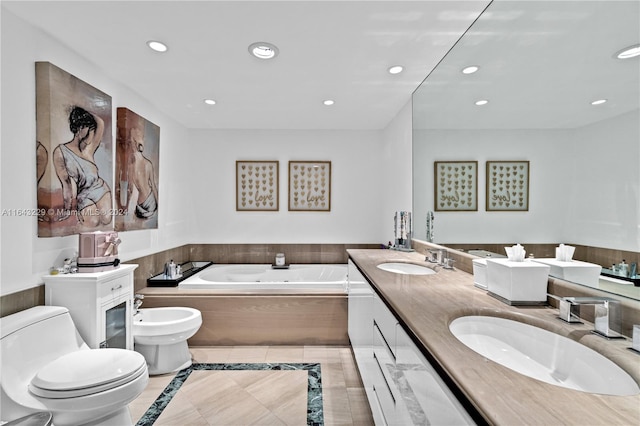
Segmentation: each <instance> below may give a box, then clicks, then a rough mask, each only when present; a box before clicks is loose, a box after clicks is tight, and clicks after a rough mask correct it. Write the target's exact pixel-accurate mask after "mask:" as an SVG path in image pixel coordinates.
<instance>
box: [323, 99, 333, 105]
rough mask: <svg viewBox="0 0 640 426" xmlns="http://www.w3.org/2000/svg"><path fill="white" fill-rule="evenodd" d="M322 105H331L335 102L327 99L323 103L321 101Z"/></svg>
mask: <svg viewBox="0 0 640 426" xmlns="http://www.w3.org/2000/svg"><path fill="white" fill-rule="evenodd" d="M322 103H323V104H325V105H326V106H329V105H333V104H334V103H335V102H334V101H333V100H332V99H327V100H325V101H322Z"/></svg>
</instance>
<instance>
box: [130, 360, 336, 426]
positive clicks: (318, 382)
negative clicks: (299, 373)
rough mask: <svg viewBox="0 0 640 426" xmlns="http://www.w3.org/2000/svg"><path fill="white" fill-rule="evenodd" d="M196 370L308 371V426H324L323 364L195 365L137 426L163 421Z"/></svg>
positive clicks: (175, 380) (180, 374) (167, 389)
mask: <svg viewBox="0 0 640 426" xmlns="http://www.w3.org/2000/svg"><path fill="white" fill-rule="evenodd" d="M195 370H226V371H233V370H236V371H239V370H245V371H246V370H254V371H260V370H262V371H264V370H267V371H279V370H280V371H286V370H306V371H307V373H308V376H307V377H308V379H307V425H308V426H322V425H324V415H323V411H322V379H321V372H320V364H319V363H231V364H229V363H194V364H192V365H191V366H190V367H187V368H185V369H184V370H180V371H179V372H178V373H177V374H176V376H175V377H174V378H173V380H171V382H170V383H169V384H168V385H167V387H165V388H164V390H163V391H162V393H161V394H160V395H159V396H158V398H157V399H156V400H155V401H154V403H153V404H151V406H150V407H149V409H148V410H147V411H146V413H145V414H144V415H143V416H142V417H141V418H140V420H138V422H137V423H136V426H151V425H153V424H154V423H155V421H156V420H157V419H158V417H160V415H161V414H162V411H163V410H164V409H165V408H166V407H167V405H169V403H170V402H171V399H172V398H173V397H174V395H175V394H176V393H177V392H178V390H179V389H180V387H181V386H182V384H183V383H184V382H185V381H186V380H187V379H188V378H189V376H190V375H191V372H193V371H195Z"/></svg>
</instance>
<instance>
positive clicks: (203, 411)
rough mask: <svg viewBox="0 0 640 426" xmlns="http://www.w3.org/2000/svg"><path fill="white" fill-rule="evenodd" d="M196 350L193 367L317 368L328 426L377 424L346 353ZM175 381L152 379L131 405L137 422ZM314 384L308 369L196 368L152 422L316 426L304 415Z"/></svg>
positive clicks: (266, 348)
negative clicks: (310, 365) (304, 365)
mask: <svg viewBox="0 0 640 426" xmlns="http://www.w3.org/2000/svg"><path fill="white" fill-rule="evenodd" d="M191 352H192V355H193V358H194V363H200V364H202V365H205V364H209V365H213V364H219V365H223V364H238V363H255V364H256V365H259V364H280V363H282V364H286V363H318V364H320V368H321V374H322V402H323V410H322V411H323V415H324V416H323V417H324V424H325V425H370V424H373V420H372V417H371V411H370V409H369V405H368V403H367V398H366V395H365V393H364V389H363V388H362V383H361V381H360V377H359V375H358V372H357V369H356V365H355V360H354V358H353V355H352V353H351V349H350V348H349V347H335V346H233V347H230V346H228V347H195V348H191ZM196 365H197V364H196ZM216 368H217V367H216ZM250 368H253V367H250ZM174 377H175V374H167V375H162V376H153V377H151V378H150V381H149V385H148V386H147V389H146V390H145V391H144V392H143V393H142V394H141V395H140V396H139V397H138V398H137V399H136V400H135V401H133V402H132V403H131V404H130V405H129V408H130V411H131V416H132V420H133V422H134V423H135V422H137V421H138V420H139V419H140V418H141V417H143V415H144V414H145V413H146V412H147V410H148V409H149V407H150V406H151V405H152V404H153V403H154V402H155V401H156V399H157V398H158V396H159V395H160V394H161V393H162V392H163V390H164V389H165V388H166V387H167V385H169V384H170V383H171V382H172V380H173V379H174ZM309 383H310V382H309V380H308V372H307V371H304V370H277V371H273V370H257V371H256V370H232V371H228V370H224V371H219V370H215V371H209V370H195V371H193V372H191V374H190V376H189V378H188V380H185V381H184V384H183V385H182V386H181V387H179V390H178V391H177V392H176V393H175V396H173V398H172V399H171V400H170V402H169V403H168V405H167V406H166V408H164V410H162V413H161V414H160V416H159V417H157V419H156V420H155V422H154V423H153V424H154V425H157V426H162V425H172V426H173V425H225V426H227V425H228V426H236V425H237V426H240V425H252V424H260V425H304V424H311V423H310V422H308V420H309V419H308V417H307V406H308V401H307V395H308V392H307V388H308V385H309Z"/></svg>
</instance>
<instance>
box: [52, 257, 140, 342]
mask: <svg viewBox="0 0 640 426" xmlns="http://www.w3.org/2000/svg"><path fill="white" fill-rule="evenodd" d="M137 267H138V265H120V266H119V267H118V268H117V269H114V270H112V271H106V272H95V273H78V274H61V275H47V276H45V277H43V280H44V283H45V303H46V304H47V305H54V306H64V307H66V308H68V309H69V312H70V314H71V318H72V319H73V322H74V324H75V326H76V328H77V329H78V332H79V333H80V336H82V339H83V340H84V341H85V342H86V343H87V345H88V346H89V347H91V348H94V349H95V348H101V347H103V348H104V347H112V348H124V349H131V350H132V349H133V335H132V334H131V319H132V316H133V313H132V305H133V271H134V270H135V269H136V268H137Z"/></svg>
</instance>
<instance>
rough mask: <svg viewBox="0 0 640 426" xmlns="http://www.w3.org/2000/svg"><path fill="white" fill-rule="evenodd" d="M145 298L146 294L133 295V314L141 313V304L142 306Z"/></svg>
mask: <svg viewBox="0 0 640 426" xmlns="http://www.w3.org/2000/svg"><path fill="white" fill-rule="evenodd" d="M143 299H144V294H138V293H137V294H136V295H135V296H133V315H136V314H138V313H139V310H140V306H142V300H143Z"/></svg>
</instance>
